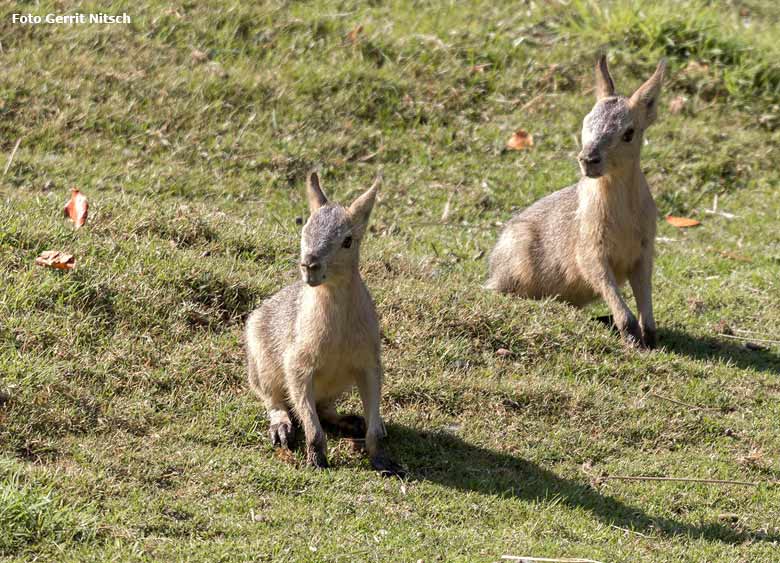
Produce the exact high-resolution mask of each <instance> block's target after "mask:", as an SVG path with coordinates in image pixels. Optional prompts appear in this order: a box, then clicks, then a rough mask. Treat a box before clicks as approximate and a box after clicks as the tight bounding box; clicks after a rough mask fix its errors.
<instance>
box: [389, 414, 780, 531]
mask: <svg viewBox="0 0 780 563" xmlns="http://www.w3.org/2000/svg"><path fill="white" fill-rule="evenodd" d="M388 430H389V433H390V439H391V443H392V446H391V449H392V450H394V451H393V455H394V456H396V459H399V460H400V461H402V462H403V463H404V464H405V466H406V467H407V469H408V473H407V477H408V478H409V479H411V480H413V481H429V482H433V483H439V484H440V485H444V486H446V487H450V488H453V489H459V490H462V491H473V492H477V493H481V494H487V495H496V496H498V497H502V498H514V499H517V500H519V501H523V502H534V503H535V502H544V501H550V502H552V501H555V500H558V501H559V502H560V503H561V504H562V505H564V506H567V507H570V508H581V509H585V510H587V511H589V512H590V513H591V514H593V516H594V517H596V518H597V519H599V520H600V521H602V522H604V523H606V524H611V525H614V526H618V527H620V528H624V529H629V530H633V531H636V532H640V533H641V532H644V533H653V532H656V531H657V532H660V533H661V534H663V535H667V536H681V537H690V538H696V539H705V540H708V541H720V542H725V543H742V542H745V541H748V540H750V541H773V542H776V541H780V534H766V533H765V532H764V531H761V532H754V531H749V530H748V531H745V530H735V529H732V528H730V527H727V526H724V525H722V524H719V523H715V522H712V523H702V524H700V525H691V524H686V523H683V522H679V521H676V520H672V519H670V518H665V517H660V516H659V517H654V516H650V515H648V514H646V513H645V512H643V511H642V510H641V509H639V508H636V507H633V506H629V505H627V504H624V503H623V502H621V501H619V500H617V499H615V498H613V497H611V496H608V495H605V494H602V493H600V492H598V491H597V490H596V489H594V488H593V487H592V486H590V485H589V484H587V483H584V482H580V481H574V480H570V479H564V478H562V477H559V476H557V475H556V474H555V473H553V472H551V471H549V470H547V469H543V468H542V467H540V466H538V465H536V464H535V463H532V462H529V461H526V460H523V459H520V458H517V457H513V456H511V455H508V454H503V453H498V452H494V451H491V450H488V449H485V448H480V447H478V446H474V445H471V444H469V443H467V442H464V441H463V440H461V439H460V438H458V437H456V436H453V435H451V434H446V433H441V432H425V431H418V430H415V429H413V428H409V427H405V426H399V425H395V424H390V425H388Z"/></svg>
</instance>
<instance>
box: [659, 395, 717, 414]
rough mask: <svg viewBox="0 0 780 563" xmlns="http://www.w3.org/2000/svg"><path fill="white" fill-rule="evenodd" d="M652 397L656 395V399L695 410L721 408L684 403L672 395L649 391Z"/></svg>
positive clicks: (715, 409)
mask: <svg viewBox="0 0 780 563" xmlns="http://www.w3.org/2000/svg"><path fill="white" fill-rule="evenodd" d="M648 395H650V396H651V397H655V398H656V399H661V400H662V401H669V402H670V403H674V404H675V405H680V406H683V407H688V408H689V409H691V410H694V411H719V410H720V409H719V408H716V407H700V406H697V405H692V404H690V403H684V402H682V401H678V400H677V399H672V398H671V397H665V396H663V395H659V394H658V393H655V392H652V393H648Z"/></svg>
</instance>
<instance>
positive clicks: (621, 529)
mask: <svg viewBox="0 0 780 563" xmlns="http://www.w3.org/2000/svg"><path fill="white" fill-rule="evenodd" d="M609 527H610V528H615V529H616V530H620V531H621V532H626V533H628V534H636V535H637V536H641V537H643V538H647V539H649V540H651V539H653V536H648V535H647V534H643V533H641V532H637V531H636V530H629V529H628V528H621V527H620V526H615V525H614V524H610V525H609Z"/></svg>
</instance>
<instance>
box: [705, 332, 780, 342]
mask: <svg viewBox="0 0 780 563" xmlns="http://www.w3.org/2000/svg"><path fill="white" fill-rule="evenodd" d="M718 336H722V337H723V338H731V339H733V340H746V341H750V342H761V343H763V344H780V340H773V339H771V338H752V337H747V336H737V335H736V334H724V333H722V332H719V333H718Z"/></svg>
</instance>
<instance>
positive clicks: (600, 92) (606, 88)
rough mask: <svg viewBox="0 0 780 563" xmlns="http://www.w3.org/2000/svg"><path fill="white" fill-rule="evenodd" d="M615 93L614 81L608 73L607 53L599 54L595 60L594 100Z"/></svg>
mask: <svg viewBox="0 0 780 563" xmlns="http://www.w3.org/2000/svg"><path fill="white" fill-rule="evenodd" d="M614 95H615V82H614V81H613V80H612V75H611V74H609V67H608V66H607V55H601V56H600V57H599V60H598V61H596V101H599V100H601V99H602V98H608V97H609V96H614Z"/></svg>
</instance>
